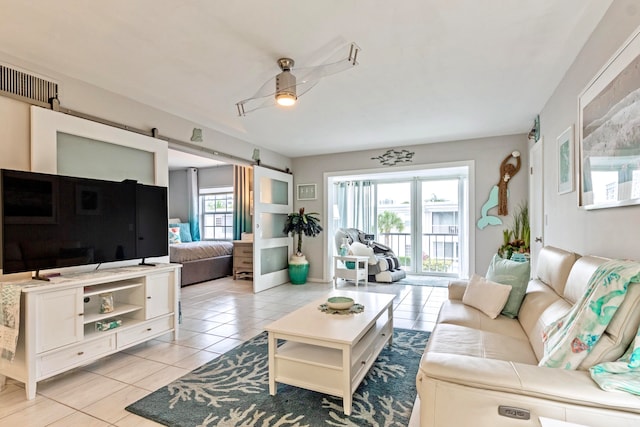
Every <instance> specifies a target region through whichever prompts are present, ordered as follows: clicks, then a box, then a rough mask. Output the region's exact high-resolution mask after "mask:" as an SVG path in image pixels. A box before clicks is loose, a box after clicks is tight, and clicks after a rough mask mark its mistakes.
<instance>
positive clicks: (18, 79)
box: [0, 65, 58, 105]
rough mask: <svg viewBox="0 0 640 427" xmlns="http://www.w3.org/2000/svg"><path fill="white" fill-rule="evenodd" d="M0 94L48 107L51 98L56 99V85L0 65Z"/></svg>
mask: <svg viewBox="0 0 640 427" xmlns="http://www.w3.org/2000/svg"><path fill="white" fill-rule="evenodd" d="M0 94H8V95H14V96H15V97H18V98H21V99H27V100H29V101H35V103H37V104H40V105H43V104H46V105H49V101H50V100H51V98H57V97H58V84H57V83H54V82H51V81H48V80H45V79H43V78H40V77H36V76H33V75H30V74H27V73H25V72H22V71H18V70H15V69H12V68H9V67H6V66H4V65H0Z"/></svg>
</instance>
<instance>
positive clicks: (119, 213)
mask: <svg viewBox="0 0 640 427" xmlns="http://www.w3.org/2000/svg"><path fill="white" fill-rule="evenodd" d="M1 178H2V190H1V197H2V249H3V251H2V270H3V272H4V273H17V272H22V271H37V270H45V269H51V268H60V267H69V266H76V265H83V264H96V263H105V262H113V261H122V260H129V259H136V258H145V257H152V256H164V255H167V254H168V243H167V221H168V220H167V195H166V194H167V192H166V188H165V187H155V186H143V185H140V184H136V183H135V181H123V182H113V181H104V180H97V179H86V178H77V177H68V176H60V175H48V174H39V173H33V172H20V171H10V170H2V175H1Z"/></svg>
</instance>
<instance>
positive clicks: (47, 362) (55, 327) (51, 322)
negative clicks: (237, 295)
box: [0, 264, 180, 399]
mask: <svg viewBox="0 0 640 427" xmlns="http://www.w3.org/2000/svg"><path fill="white" fill-rule="evenodd" d="M179 269H180V265H179V264H157V265H155V266H127V267H119V268H112V269H105V270H97V271H91V272H84V273H70V274H68V275H63V276H59V277H53V278H51V280H50V281H49V282H43V281H39V280H31V281H26V282H22V283H20V285H21V287H22V295H21V299H20V335H19V338H18V348H17V351H16V356H15V359H14V360H13V361H12V362H10V361H8V360H5V359H1V358H0V386H2V385H4V383H5V381H6V378H7V377H9V378H13V379H15V380H17V381H21V382H23V383H24V384H25V389H26V393H27V398H28V399H33V398H35V396H36V383H37V382H38V381H42V380H44V379H46V378H49V377H52V376H54V375H57V374H60V373H62V372H65V371H67V370H69V369H72V368H75V367H78V366H81V365H85V364H87V363H90V362H92V361H94V360H97V359H99V358H101V357H104V356H107V355H109V354H112V353H115V352H118V351H120V350H123V349H125V348H127V347H131V346H134V345H136V344H139V343H141V342H144V341H147V340H150V339H153V338H156V337H158V336H160V335H163V334H166V333H168V332H172V333H173V339H174V340H175V339H177V334H178V320H179V319H178V301H179V297H180V270H179ZM105 299H106V300H107V301H109V302H111V301H113V303H112V308H113V311H111V312H108V313H101V311H104V309H102V310H101V307H100V306H101V303H102V302H104V301H105ZM111 319H118V320H120V321H121V324H120V326H118V327H115V328H113V329H108V330H98V328H97V327H96V324H97V323H104V322H108V321H109V320H111Z"/></svg>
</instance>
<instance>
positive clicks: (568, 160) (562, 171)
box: [557, 125, 574, 194]
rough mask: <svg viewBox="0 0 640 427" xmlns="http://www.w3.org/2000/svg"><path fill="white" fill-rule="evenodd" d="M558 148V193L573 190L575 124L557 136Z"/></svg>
mask: <svg viewBox="0 0 640 427" xmlns="http://www.w3.org/2000/svg"><path fill="white" fill-rule="evenodd" d="M557 142H558V144H557V149H558V194H565V193H571V192H572V191H573V165H574V155H573V152H574V149H573V125H571V126H569V128H567V130H565V131H564V132H562V134H561V135H560V136H559V137H558V138H557Z"/></svg>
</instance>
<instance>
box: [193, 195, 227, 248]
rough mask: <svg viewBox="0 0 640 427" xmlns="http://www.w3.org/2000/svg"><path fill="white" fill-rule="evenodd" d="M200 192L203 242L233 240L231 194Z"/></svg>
mask: <svg viewBox="0 0 640 427" xmlns="http://www.w3.org/2000/svg"><path fill="white" fill-rule="evenodd" d="M218 191H219V192H216V189H209V190H201V193H200V204H201V206H202V230H203V238H204V239H205V240H232V239H233V192H231V191H227V189H224V190H218Z"/></svg>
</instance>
